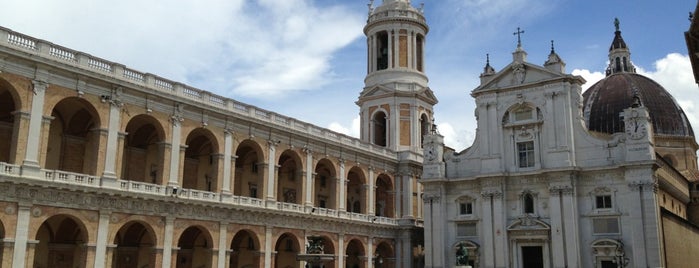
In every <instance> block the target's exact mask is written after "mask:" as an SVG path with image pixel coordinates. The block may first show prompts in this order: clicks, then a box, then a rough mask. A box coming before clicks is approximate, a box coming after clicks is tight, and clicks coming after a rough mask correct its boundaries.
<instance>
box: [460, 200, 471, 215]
mask: <svg viewBox="0 0 699 268" xmlns="http://www.w3.org/2000/svg"><path fill="white" fill-rule="evenodd" d="M459 214H460V215H471V214H473V203H471V202H463V203H459Z"/></svg>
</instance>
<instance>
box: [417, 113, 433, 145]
mask: <svg viewBox="0 0 699 268" xmlns="http://www.w3.org/2000/svg"><path fill="white" fill-rule="evenodd" d="M431 126H432V122H431V121H430V118H429V117H427V115H426V114H422V116H420V148H422V144H423V143H425V135H427V134H430V127H431Z"/></svg>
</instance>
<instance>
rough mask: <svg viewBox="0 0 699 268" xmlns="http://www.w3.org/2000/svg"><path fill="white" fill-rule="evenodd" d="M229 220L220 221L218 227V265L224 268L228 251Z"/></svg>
mask: <svg viewBox="0 0 699 268" xmlns="http://www.w3.org/2000/svg"><path fill="white" fill-rule="evenodd" d="M227 241H228V222H221V223H219V228H218V264H217V265H218V266H217V267H219V268H224V267H226V266H227V265H228V264H226V261H227V258H226V255H227V254H226V252H228V243H227Z"/></svg>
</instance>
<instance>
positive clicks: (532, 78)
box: [473, 62, 570, 93]
mask: <svg viewBox="0 0 699 268" xmlns="http://www.w3.org/2000/svg"><path fill="white" fill-rule="evenodd" d="M567 77H570V75H568V74H564V73H559V72H554V71H551V70H549V69H546V68H544V67H542V66H538V65H534V64H531V63H528V62H512V63H510V64H509V65H507V66H506V67H505V68H503V69H502V70H501V71H500V72H498V73H496V74H494V75H493V77H492V78H491V79H490V80H489V81H488V82H486V83H485V84H482V85H480V86H478V87H477V88H476V89H474V90H473V92H474V93H475V92H480V91H488V90H491V89H502V88H511V87H517V86H523V85H528V84H535V83H540V82H543V81H548V80H554V79H560V78H567Z"/></svg>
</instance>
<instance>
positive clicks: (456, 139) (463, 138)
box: [437, 122, 476, 152]
mask: <svg viewBox="0 0 699 268" xmlns="http://www.w3.org/2000/svg"><path fill="white" fill-rule="evenodd" d="M469 129H470V130H469ZM437 130H438V131H439V134H441V135H442V136H444V144H445V145H447V146H449V147H451V148H452V149H454V150H456V151H457V152H458V151H461V150H463V149H466V148H468V147H470V146H471V144H472V143H473V140H475V138H476V133H475V130H476V128H475V126H473V127H472V128H468V127H467V126H464V127H461V128H454V126H452V124H451V123H448V122H443V123H439V124H437Z"/></svg>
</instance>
